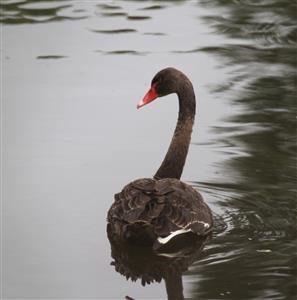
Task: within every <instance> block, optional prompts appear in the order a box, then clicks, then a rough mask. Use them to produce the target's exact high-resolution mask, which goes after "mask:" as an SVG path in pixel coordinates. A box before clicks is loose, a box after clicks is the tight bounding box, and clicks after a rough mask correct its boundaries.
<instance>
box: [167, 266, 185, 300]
mask: <svg viewBox="0 0 297 300" xmlns="http://www.w3.org/2000/svg"><path fill="white" fill-rule="evenodd" d="M164 279H165V285H166V292H167V298H168V300H183V299H184V294H183V281H182V276H181V273H176V272H174V271H173V272H172V273H169V274H167V275H166V277H164Z"/></svg>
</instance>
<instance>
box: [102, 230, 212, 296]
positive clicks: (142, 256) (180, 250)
mask: <svg viewBox="0 0 297 300" xmlns="http://www.w3.org/2000/svg"><path fill="white" fill-rule="evenodd" d="M107 235H108V239H109V242H110V246H111V257H112V259H113V260H112V262H111V265H112V266H114V268H115V271H116V272H118V273H120V274H121V275H123V276H125V277H126V279H127V280H131V281H135V282H136V281H138V280H139V281H140V282H141V284H142V285H143V286H145V285H147V284H152V283H160V282H161V281H162V279H164V282H165V286H166V292H167V297H168V299H170V300H173V299H175V300H179V299H184V295H183V282H182V273H183V272H185V271H187V270H188V268H189V266H190V265H191V264H192V263H193V262H194V261H195V260H196V259H197V258H198V256H199V254H200V253H201V251H202V249H203V247H204V245H205V243H206V241H207V240H208V239H209V237H210V236H209V235H208V236H204V237H200V238H197V237H195V238H193V235H188V236H186V235H183V237H182V238H180V239H178V240H175V241H174V243H171V244H169V245H166V248H165V247H164V248H160V249H158V250H157V251H155V250H153V249H152V247H145V246H137V245H132V244H131V243H130V244H129V243H127V242H126V243H125V242H123V241H121V240H119V239H118V238H117V237H116V235H115V234H114V233H113V231H112V229H111V226H110V225H107ZM126 299H133V295H129V296H126Z"/></svg>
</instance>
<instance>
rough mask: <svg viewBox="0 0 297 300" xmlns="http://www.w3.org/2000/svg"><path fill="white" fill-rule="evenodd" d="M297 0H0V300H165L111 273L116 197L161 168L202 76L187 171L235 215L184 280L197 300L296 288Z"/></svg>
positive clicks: (264, 295) (215, 205) (210, 198)
mask: <svg viewBox="0 0 297 300" xmlns="http://www.w3.org/2000/svg"><path fill="white" fill-rule="evenodd" d="M296 17H297V4H296V1H293V0H281V1H279V0H242V1H240V0H237V1H235V0H221V1H219V0H209V1H204V0H200V1H198V0H197V1H194V0H193V1H191V0H189V1H173V0H172V1H124V0H122V1H120V0H119V1H105V0H102V1H22V0H19V1H17V0H2V1H1V20H2V25H1V38H2V52H1V71H2V79H1V81H2V87H1V90H2V92H1V93H2V94H1V101H2V102H1V103H2V107H1V108H2V110H1V114H2V115H1V120H2V121H1V122H2V164H3V171H2V247H1V248H2V297H3V298H4V299H12V298H18V299H25V298H26V299H28V298H29V299H30V298H38V299H41V298H60V299H62V298H63V299H66V298H67V299H74V298H81V299H86V298H97V299H123V298H124V296H125V295H130V296H132V297H135V298H136V299H141V298H143V299H163V298H166V291H165V287H164V283H161V284H158V283H156V284H151V285H149V286H147V287H142V286H141V284H140V282H139V281H138V282H136V283H133V282H131V281H126V279H125V278H124V277H122V276H121V275H120V274H118V273H116V272H115V271H114V268H113V266H110V262H111V261H112V258H111V257H110V245H109V243H108V240H107V237H106V221H105V218H106V212H107V210H108V208H109V206H110V204H111V203H112V201H113V194H114V193H116V192H118V191H119V190H120V189H121V188H122V186H124V185H125V184H126V183H128V182H129V181H131V180H133V179H135V178H140V177H146V176H147V177H149V176H151V174H153V173H154V171H155V170H156V169H157V167H158V164H159V163H160V162H161V160H162V157H163V155H164V152H165V151H166V149H167V145H168V143H169V141H170V138H171V132H172V130H173V128H174V125H175V119H176V111H177V101H176V99H175V98H176V97H175V96H174V95H171V96H168V97H167V99H160V100H158V101H156V102H155V103H153V104H151V105H150V106H147V107H145V108H144V109H142V110H141V111H137V110H136V109H135V106H136V103H137V101H138V100H140V99H141V98H142V96H143V95H144V93H145V92H146V91H147V89H148V87H149V84H150V80H151V78H152V76H153V75H154V74H155V73H156V72H157V71H158V70H160V69H162V68H164V67H167V66H174V67H176V68H179V69H181V70H182V71H184V72H185V73H186V74H188V76H189V77H190V78H191V80H192V81H193V84H194V87H195V90H196V94H197V99H198V115H197V121H196V124H195V128H194V133H193V138H192V145H191V149H190V153H189V156H188V160H187V165H186V168H185V171H184V174H183V180H185V181H188V182H192V184H193V185H194V186H196V187H197V188H198V189H199V190H200V191H201V193H202V194H203V196H204V198H205V199H206V201H207V202H208V203H209V205H210V206H211V208H212V210H213V211H214V212H216V213H218V214H220V215H221V216H222V217H223V219H224V220H225V222H226V224H227V229H226V230H225V231H224V232H223V233H221V234H219V235H218V236H216V237H215V238H213V239H212V240H211V241H209V242H208V243H207V245H206V246H205V248H204V250H203V252H202V253H201V254H200V257H199V258H198V259H197V260H196V261H195V262H194V263H193V264H192V265H191V266H190V267H189V270H188V271H187V272H185V273H184V274H183V286H184V295H185V297H186V298H187V299H295V297H296V263H297V262H296V250H297V249H296V84H297V77H296V64H297V54H296V43H297V24H296Z"/></svg>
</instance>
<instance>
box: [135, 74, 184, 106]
mask: <svg viewBox="0 0 297 300" xmlns="http://www.w3.org/2000/svg"><path fill="white" fill-rule="evenodd" d="M185 81H189V80H188V78H187V77H186V75H185V74H184V73H182V72H181V71H179V70H177V69H175V68H166V69H163V70H161V71H159V72H158V73H157V74H156V75H155V76H154V78H153V79H152V83H151V88H150V89H149V91H148V92H147V93H146V94H145V96H144V97H143V99H142V100H141V101H139V102H138V103H137V108H140V107H142V106H144V105H146V104H148V103H150V102H152V101H153V100H155V99H156V98H158V97H163V96H166V95H169V94H172V93H178V89H179V88H180V86H181V84H182V83H183V82H185Z"/></svg>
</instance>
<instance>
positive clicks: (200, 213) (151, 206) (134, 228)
mask: <svg viewBox="0 0 297 300" xmlns="http://www.w3.org/2000/svg"><path fill="white" fill-rule="evenodd" d="M107 220H108V222H109V223H110V224H112V227H113V229H114V230H115V231H116V234H118V235H119V236H121V237H122V238H123V239H127V238H129V237H133V236H134V235H135V236H134V237H135V239H138V238H139V235H144V234H147V235H148V236H149V240H150V242H154V240H155V239H156V238H157V237H166V236H168V235H169V234H170V233H171V232H173V231H175V230H178V229H191V230H192V231H193V232H194V233H195V234H197V235H206V234H207V233H208V232H209V230H210V228H211V227H212V216H211V212H210V209H209V208H208V207H207V205H206V204H205V203H204V201H203V199H202V196H201V195H200V194H199V193H198V192H197V191H196V190H195V189H194V188H193V187H191V186H190V185H188V184H186V183H184V182H182V181H180V180H178V179H174V178H164V179H160V180H156V179H149V178H144V179H138V180H135V181H133V182H131V183H129V184H128V185H126V186H125V187H124V188H123V190H122V191H121V192H120V193H118V194H116V195H115V202H114V203H113V205H112V206H111V208H110V210H109V212H108V217H107ZM204 223H207V224H209V226H204ZM148 242H149V241H148Z"/></svg>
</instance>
